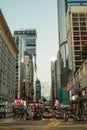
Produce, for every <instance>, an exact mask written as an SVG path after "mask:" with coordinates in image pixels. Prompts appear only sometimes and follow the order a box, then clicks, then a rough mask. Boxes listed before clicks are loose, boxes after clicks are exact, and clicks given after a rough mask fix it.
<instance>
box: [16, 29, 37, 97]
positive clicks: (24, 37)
mask: <svg viewBox="0 0 87 130" xmlns="http://www.w3.org/2000/svg"><path fill="white" fill-rule="evenodd" d="M36 38H37V34H36V30H35V29H26V30H17V31H14V39H15V42H16V44H17V46H18V49H19V53H18V55H17V59H16V88H17V91H16V92H17V94H16V98H22V96H23V95H22V87H23V81H25V88H26V87H32V89H30V90H31V91H30V92H31V93H32V95H33V94H34V92H33V91H34V90H33V89H34V84H35V83H34V82H35V81H34V80H35V77H34V73H35V70H36ZM27 57H28V58H27ZM26 60H27V62H25V61H26ZM31 60H32V61H31ZM31 65H32V67H33V69H31V70H32V75H27V73H28V72H27V71H29V70H28V69H30V68H31ZM27 68H28V69H27ZM23 69H24V70H23ZM26 76H28V77H26ZM29 79H31V80H29ZM29 81H31V82H29ZM28 82H29V83H28ZM31 97H32V96H31Z"/></svg>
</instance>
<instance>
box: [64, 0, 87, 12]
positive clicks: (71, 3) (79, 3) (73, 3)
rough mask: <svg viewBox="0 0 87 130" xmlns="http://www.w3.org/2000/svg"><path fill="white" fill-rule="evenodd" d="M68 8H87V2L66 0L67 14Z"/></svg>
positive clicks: (85, 0)
mask: <svg viewBox="0 0 87 130" xmlns="http://www.w3.org/2000/svg"><path fill="white" fill-rule="evenodd" d="M68 6H87V0H65V12H66V13H67V9H68Z"/></svg>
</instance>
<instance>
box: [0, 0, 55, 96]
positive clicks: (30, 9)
mask: <svg viewBox="0 0 87 130" xmlns="http://www.w3.org/2000/svg"><path fill="white" fill-rule="evenodd" d="M0 9H1V10H2V13H3V15H4V18H5V20H6V22H7V24H8V26H9V29H10V31H11V33H12V34H13V31H14V30H20V29H27V28H28V29H33V28H34V29H36V31H37V40H36V45H37V46H36V55H37V56H36V58H37V61H36V62H37V71H38V73H37V77H38V79H39V80H40V81H41V87H42V94H43V95H44V96H46V95H49V94H50V88H51V65H50V62H51V60H53V59H55V58H56V57H57V51H58V29H57V28H58V24H57V23H58V20H57V0H0Z"/></svg>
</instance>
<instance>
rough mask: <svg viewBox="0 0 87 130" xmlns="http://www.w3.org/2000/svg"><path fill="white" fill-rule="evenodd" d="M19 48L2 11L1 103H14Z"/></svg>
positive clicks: (0, 25)
mask: <svg viewBox="0 0 87 130" xmlns="http://www.w3.org/2000/svg"><path fill="white" fill-rule="evenodd" d="M17 53H18V49H17V46H16V45H15V43H14V40H13V37H12V34H11V32H10V30H9V27H8V25H7V22H6V21H5V18H4V16H3V14H2V11H1V10H0V102H5V101H7V102H10V103H12V102H14V99H15V80H16V75H15V66H16V55H17Z"/></svg>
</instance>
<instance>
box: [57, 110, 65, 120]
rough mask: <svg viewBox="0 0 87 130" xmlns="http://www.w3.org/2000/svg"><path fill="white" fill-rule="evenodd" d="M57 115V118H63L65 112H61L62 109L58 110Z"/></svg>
mask: <svg viewBox="0 0 87 130" xmlns="http://www.w3.org/2000/svg"><path fill="white" fill-rule="evenodd" d="M55 117H56V118H57V119H63V118H64V113H63V112H61V111H58V112H56V114H55Z"/></svg>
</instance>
